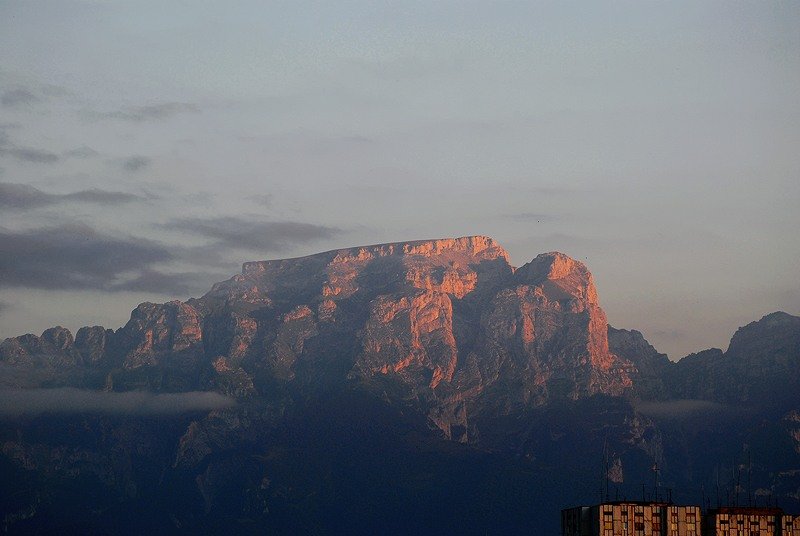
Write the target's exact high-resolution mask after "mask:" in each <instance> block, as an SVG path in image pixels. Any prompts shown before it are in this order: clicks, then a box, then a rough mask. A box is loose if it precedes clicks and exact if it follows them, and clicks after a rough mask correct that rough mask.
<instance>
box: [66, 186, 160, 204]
mask: <svg viewBox="0 0 800 536" xmlns="http://www.w3.org/2000/svg"><path fill="white" fill-rule="evenodd" d="M60 197H61V198H62V199H65V200H70V199H72V200H75V201H83V202H86V203H96V204H98V205H121V204H124V203H130V202H132V201H142V200H143V199H144V198H143V197H140V196H138V195H134V194H129V193H125V192H113V191H110V190H101V189H99V188H92V189H90V190H81V191H79V192H73V193H70V194H65V195H63V196H60Z"/></svg>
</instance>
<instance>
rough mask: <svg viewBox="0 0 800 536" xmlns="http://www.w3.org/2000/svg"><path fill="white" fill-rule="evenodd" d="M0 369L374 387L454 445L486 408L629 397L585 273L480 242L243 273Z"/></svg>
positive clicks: (376, 249)
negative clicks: (37, 365) (390, 390)
mask: <svg viewBox="0 0 800 536" xmlns="http://www.w3.org/2000/svg"><path fill="white" fill-rule="evenodd" d="M0 359H2V360H3V361H6V362H7V363H23V362H27V361H31V360H35V359H46V360H49V361H50V362H52V363H57V364H63V365H69V366H77V365H82V366H86V367H90V368H94V369H98V370H103V371H104V373H105V374H107V382H106V387H107V388H112V389H123V390H125V389H130V388H147V389H151V390H188V389H193V388H194V389H197V388H205V387H209V386H211V387H213V386H216V387H218V388H220V389H222V390H223V391H226V392H232V393H240V394H241V393H251V394H252V392H253V391H252V389H253V387H252V386H257V385H260V384H269V383H271V382H274V381H278V382H291V381H296V382H298V383H300V384H306V385H307V384H313V383H314V382H316V381H323V377H324V381H331V379H332V378H334V377H336V376H338V377H339V378H340V379H341V381H344V380H345V378H347V379H349V381H356V382H365V383H367V384H369V383H371V382H374V381H378V382H380V383H386V382H389V383H390V384H392V385H395V386H396V387H397V388H398V389H400V390H401V391H402V392H403V395H402V396H403V397H404V398H405V399H406V400H407V401H409V402H410V403H413V404H416V405H417V406H418V408H419V409H420V410H422V411H424V412H425V413H426V414H428V415H429V416H430V419H431V423H433V424H434V425H436V426H438V427H439V428H441V430H442V432H444V433H445V435H447V436H448V437H452V436H453V429H454V428H458V429H459V430H460V432H459V433H458V434H455V435H456V436H457V437H458V439H460V440H463V441H467V440H469V437H470V434H469V433H468V432H467V431H468V430H469V429H470V428H472V430H473V435H474V436H475V437H477V432H478V431H477V429H475V424H474V423H471V424H468V421H469V420H470V418H471V415H472V414H473V413H480V410H479V409H476V408H477V407H478V406H483V405H486V402H485V400H484V401H482V399H485V398H487V397H488V398H491V400H492V402H491V404H492V406H493V407H502V408H505V409H504V410H503V411H506V412H511V411H514V408H523V407H529V406H533V407H535V406H541V405H543V404H546V403H547V402H548V401H550V400H553V399H572V400H574V399H578V398H581V397H586V396H591V395H593V394H597V393H604V394H612V395H620V394H622V393H624V392H625V391H626V390H628V389H630V387H631V381H630V377H629V374H628V371H629V369H630V363H629V362H628V361H627V360H625V359H622V358H620V357H618V356H617V355H615V354H613V353H611V352H610V351H609V348H608V336H607V330H606V318H605V314H604V313H603V311H602V309H601V308H600V306H599V303H598V298H597V292H596V290H595V287H594V282H593V280H592V276H591V274H590V273H589V271H588V270H587V269H586V267H585V266H584V265H583V264H581V263H580V262H578V261H575V260H573V259H571V258H569V257H567V256H566V255H563V254H561V253H547V254H543V255H539V256H538V257H537V258H535V259H534V260H533V261H531V262H530V263H528V264H526V265H524V266H522V267H520V268H518V269H516V268H514V267H513V266H511V265H510V263H509V258H508V254H507V253H506V251H505V250H503V248H502V247H500V246H499V245H498V244H497V243H496V242H494V241H493V240H492V239H491V238H488V237H482V236H473V237H464V238H457V239H443V240H426V241H417V242H406V243H396V244H382V245H376V246H366V247H359V248H351V249H343V250H337V251H330V252H326V253H321V254H317V255H311V256H308V257H302V258H297V259H284V260H276V261H261V262H250V263H246V264H245V265H244V267H243V269H242V273H241V274H239V275H237V276H234V277H233V278H231V279H230V280H228V281H225V282H222V283H219V284H217V285H215V286H214V288H213V289H212V290H211V291H210V292H209V293H208V294H206V295H205V296H203V297H201V298H199V299H193V300H189V301H188V302H186V303H181V302H170V303H166V304H151V303H144V304H141V305H140V306H139V307H137V308H136V309H135V310H134V311H133V313H132V315H131V319H130V321H129V322H128V323H127V324H126V325H125V326H124V327H123V328H121V329H119V330H117V331H116V332H111V331H108V330H104V329H102V328H98V327H95V328H83V329H82V330H80V332H79V336H78V340H77V341H74V340H73V339H72V336H71V334H70V333H69V332H68V331H67V330H64V329H63V328H54V329H53V330H48V331H46V332H45V333H44V334H43V335H42V336H41V337H38V338H37V337H35V336H32V335H28V336H23V337H19V338H15V339H9V340H7V341H5V342H4V343H3V345H2V347H0ZM485 418H486V419H487V421H490V420H491V419H490V416H489V415H486V416H485Z"/></svg>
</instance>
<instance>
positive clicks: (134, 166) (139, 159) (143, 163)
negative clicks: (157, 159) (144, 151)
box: [120, 155, 150, 171]
mask: <svg viewBox="0 0 800 536" xmlns="http://www.w3.org/2000/svg"><path fill="white" fill-rule="evenodd" d="M120 165H121V166H122V169H124V170H125V171H139V170H140V169H143V168H146V167H147V166H149V165H150V159H149V158H147V157H146V156H141V155H134V156H131V157H129V158H125V159H123V160H122V161H121V162H120Z"/></svg>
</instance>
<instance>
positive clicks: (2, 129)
mask: <svg viewBox="0 0 800 536" xmlns="http://www.w3.org/2000/svg"><path fill="white" fill-rule="evenodd" d="M12 128H19V124H17V123H4V124H0V156H3V155H7V156H10V157H12V158H15V159H17V160H20V161H22V162H34V163H40V164H52V163H55V162H58V161H59V159H60V158H59V156H58V155H57V154H55V153H51V152H50V151H44V150H41V149H35V148H33V147H21V146H19V145H17V144H15V143H13V142H12V141H11V138H10V137H9V136H8V132H7V131H8V130H10V129H12Z"/></svg>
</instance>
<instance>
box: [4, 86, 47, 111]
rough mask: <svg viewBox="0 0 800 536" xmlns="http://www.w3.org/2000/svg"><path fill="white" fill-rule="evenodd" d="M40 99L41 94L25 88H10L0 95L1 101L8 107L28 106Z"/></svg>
mask: <svg viewBox="0 0 800 536" xmlns="http://www.w3.org/2000/svg"><path fill="white" fill-rule="evenodd" d="M40 100H41V98H40V97H39V96H37V95H35V94H34V93H33V92H32V91H30V90H28V89H24V88H18V89H11V90H8V91H6V92H4V93H3V95H2V96H1V97H0V103H2V105H3V106H5V107H7V108H17V107H21V106H27V105H29V104H33V103H35V102H38V101H40Z"/></svg>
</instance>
